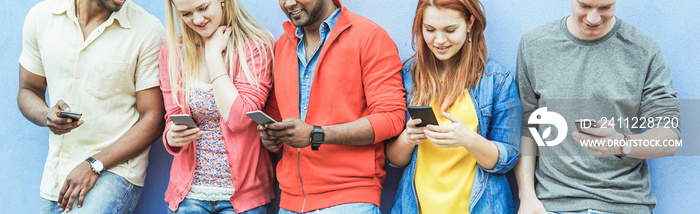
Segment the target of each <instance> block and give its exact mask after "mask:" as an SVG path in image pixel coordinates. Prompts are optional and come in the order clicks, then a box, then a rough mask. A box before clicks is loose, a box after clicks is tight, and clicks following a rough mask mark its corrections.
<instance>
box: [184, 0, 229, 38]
mask: <svg viewBox="0 0 700 214" xmlns="http://www.w3.org/2000/svg"><path fill="white" fill-rule="evenodd" d="M173 4H174V5H175V8H177V10H178V12H179V13H180V16H181V17H182V20H183V21H184V22H185V24H187V26H188V27H189V28H191V29H192V30H194V31H195V32H197V33H198V34H199V35H200V36H202V37H203V38H208V37H210V36H211V35H212V34H213V33H214V31H216V29H217V28H218V27H219V26H220V25H221V19H222V14H223V8H222V7H221V1H219V0H173Z"/></svg>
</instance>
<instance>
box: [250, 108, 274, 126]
mask: <svg viewBox="0 0 700 214" xmlns="http://www.w3.org/2000/svg"><path fill="white" fill-rule="evenodd" d="M245 115H246V116H248V117H250V119H252V120H253V121H255V122H256V123H258V124H260V125H265V124H268V123H276V122H277V121H275V119H272V117H270V116H269V115H267V114H265V112H262V111H260V110H256V111H251V112H247V113H245Z"/></svg>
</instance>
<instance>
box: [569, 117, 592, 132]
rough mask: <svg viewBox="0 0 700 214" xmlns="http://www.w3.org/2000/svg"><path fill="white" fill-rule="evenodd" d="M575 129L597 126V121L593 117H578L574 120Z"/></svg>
mask: <svg viewBox="0 0 700 214" xmlns="http://www.w3.org/2000/svg"><path fill="white" fill-rule="evenodd" d="M574 124H576V130H578V131H579V132H581V128H598V121H596V120H594V119H578V120H574Z"/></svg>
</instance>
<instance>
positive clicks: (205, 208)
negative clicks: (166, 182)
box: [166, 198, 267, 214]
mask: <svg viewBox="0 0 700 214" xmlns="http://www.w3.org/2000/svg"><path fill="white" fill-rule="evenodd" d="M166 209H167V208H166ZM167 210H168V213H221V214H224V213H225V214H237V213H236V211H234V210H233V204H231V201H202V200H197V199H191V198H185V200H183V201H182V202H180V206H179V207H178V208H177V210H176V211H175V212H173V211H171V210H170V209H167ZM266 213H267V205H263V206H259V207H256V208H253V209H250V210H248V211H245V212H242V213H241V214H266Z"/></svg>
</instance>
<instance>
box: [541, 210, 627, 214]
mask: <svg viewBox="0 0 700 214" xmlns="http://www.w3.org/2000/svg"><path fill="white" fill-rule="evenodd" d="M547 214H615V213H609V212H605V211H599V210H594V209H587V210H580V211H566V212H547Z"/></svg>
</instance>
